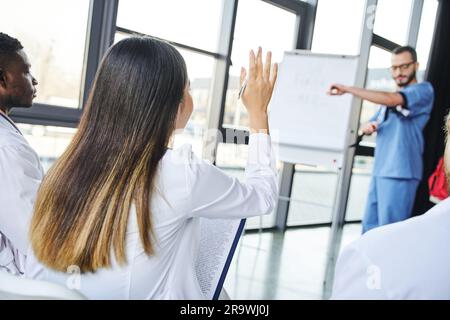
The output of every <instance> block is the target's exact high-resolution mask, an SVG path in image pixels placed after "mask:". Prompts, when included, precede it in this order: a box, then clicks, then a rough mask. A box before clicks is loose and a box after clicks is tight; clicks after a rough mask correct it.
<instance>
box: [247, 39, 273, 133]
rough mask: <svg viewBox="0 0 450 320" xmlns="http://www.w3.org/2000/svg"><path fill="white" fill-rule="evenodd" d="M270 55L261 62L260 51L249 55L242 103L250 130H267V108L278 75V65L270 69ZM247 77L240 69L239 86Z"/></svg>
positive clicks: (269, 53)
mask: <svg viewBox="0 0 450 320" xmlns="http://www.w3.org/2000/svg"><path fill="white" fill-rule="evenodd" d="M271 62H272V53H271V52H270V51H269V52H267V54H266V61H265V64H264V65H263V62H262V49H261V48H259V49H258V54H257V56H255V53H254V52H253V50H251V51H250V55H249V72H248V78H247V83H246V84H245V90H244V91H243V93H242V96H241V98H242V102H243V104H244V106H245V108H246V109H247V112H248V114H249V117H250V128H251V130H268V125H267V107H268V105H269V102H270V99H271V97H272V93H273V89H274V87H275V81H276V79H277V74H278V65H277V64H276V63H275V64H274V65H273V69H272V63H271ZM246 76H247V71H246V70H245V68H242V69H241V79H240V80H241V86H243V85H244V80H245V78H246Z"/></svg>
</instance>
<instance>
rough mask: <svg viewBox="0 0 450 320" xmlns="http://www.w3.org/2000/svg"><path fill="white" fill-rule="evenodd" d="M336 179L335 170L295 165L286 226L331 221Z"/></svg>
mask: <svg viewBox="0 0 450 320" xmlns="http://www.w3.org/2000/svg"><path fill="white" fill-rule="evenodd" d="M337 181H338V175H337V172H336V171H331V170H328V169H325V168H322V167H307V166H303V165H296V166H295V173H294V181H293V183H292V192H291V201H290V204H289V216H288V221H287V224H288V226H296V225H307V224H316V223H327V222H331V215H332V211H333V205H334V200H335V194H336V188H337Z"/></svg>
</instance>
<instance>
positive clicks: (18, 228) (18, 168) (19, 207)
mask: <svg viewBox="0 0 450 320" xmlns="http://www.w3.org/2000/svg"><path fill="white" fill-rule="evenodd" d="M42 177H43V172H42V169H41V167H40V164H39V159H37V157H36V155H35V153H33V151H32V150H28V149H27V148H26V147H24V146H9V145H8V146H3V147H0V184H1V186H2V187H1V191H0V231H1V233H2V234H3V236H5V237H6V238H7V239H8V240H9V241H10V243H11V244H12V245H13V246H14V247H15V249H17V250H18V251H19V252H20V253H22V254H26V253H27V249H28V245H29V241H28V228H29V224H30V221H31V217H32V214H33V205H34V200H35V197H36V193H37V190H38V188H39V184H40V183H41V180H42Z"/></svg>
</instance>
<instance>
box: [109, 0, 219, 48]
mask: <svg viewBox="0 0 450 320" xmlns="http://www.w3.org/2000/svg"><path fill="white" fill-rule="evenodd" d="M221 12H222V0H194V1H185V0H164V1H161V0H126V1H119V9H118V13H117V25H118V26H119V27H123V28H126V29H131V30H133V31H138V32H141V33H145V34H148V35H151V36H154V37H159V38H163V39H166V40H169V41H174V42H178V43H182V44H186V45H189V46H192V47H197V48H201V49H204V50H209V51H216V50H217V45H218V38H219V32H220V22H221Z"/></svg>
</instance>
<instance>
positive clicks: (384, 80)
mask: <svg viewBox="0 0 450 320" xmlns="http://www.w3.org/2000/svg"><path fill="white" fill-rule="evenodd" d="M390 65H391V53H390V52H389V51H386V50H383V49H380V48H377V47H374V46H372V47H371V49H370V56H369V64H368V73H367V79H366V88H367V89H372V90H380V91H390V92H393V91H395V90H396V85H395V81H394V80H393V79H392V76H391V73H390V71H389V67H390ZM378 107H379V105H377V104H375V103H372V102H370V101H367V100H364V101H363V104H362V110H361V118H360V123H361V124H364V123H366V122H368V121H369V119H370V118H371V117H372V116H373V115H374V114H375V112H376V111H377V110H378ZM375 137H376V134H373V135H371V136H364V139H363V141H370V142H371V143H373V142H374V141H375Z"/></svg>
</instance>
